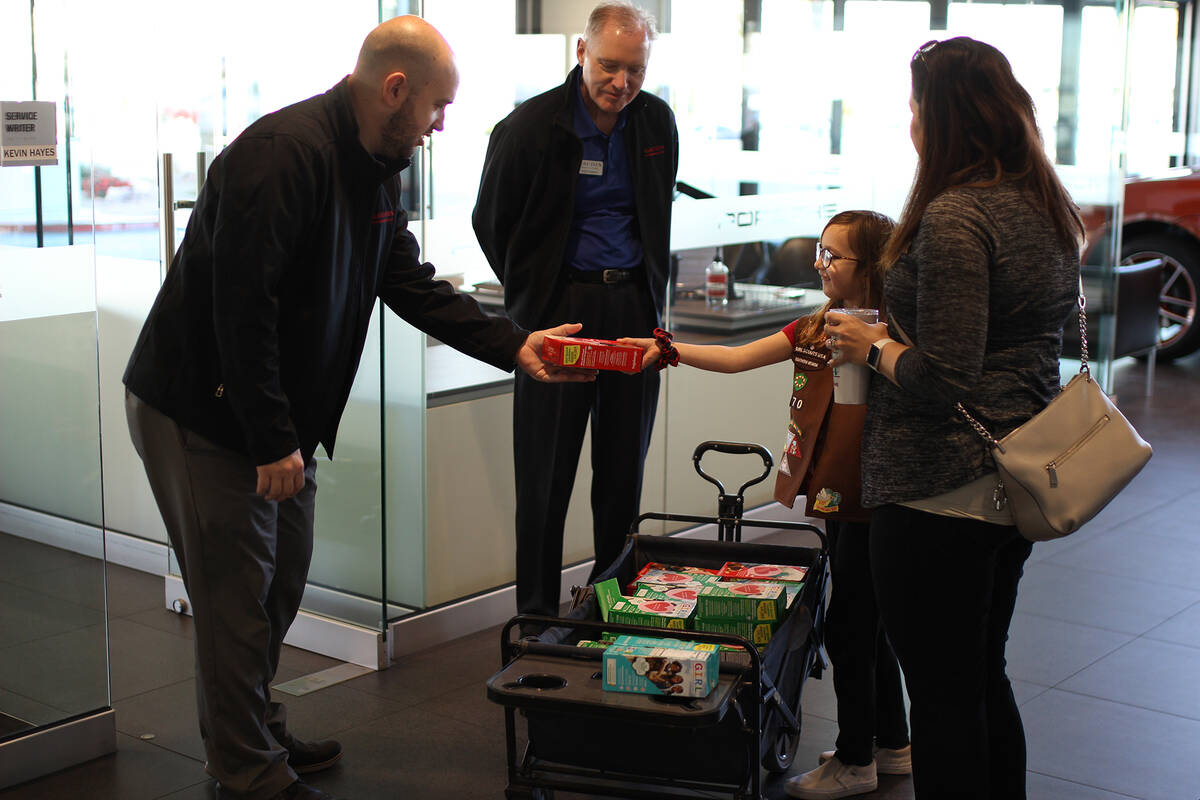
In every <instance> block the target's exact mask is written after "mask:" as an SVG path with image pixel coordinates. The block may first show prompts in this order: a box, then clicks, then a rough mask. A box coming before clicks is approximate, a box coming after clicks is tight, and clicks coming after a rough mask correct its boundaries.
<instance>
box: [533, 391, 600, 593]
mask: <svg viewBox="0 0 1200 800" xmlns="http://www.w3.org/2000/svg"><path fill="white" fill-rule="evenodd" d="M594 391H595V388H594V384H544V383H538V382H537V381H535V380H534V379H533V378H531V377H529V376H528V375H526V374H524V373H523V372H520V371H518V373H517V376H516V380H515V382H514V386H513V464H514V467H515V470H516V472H515V475H514V477H515V482H516V492H517V496H516V506H517V512H516V534H517V613H520V614H544V615H551V616H557V614H558V610H559V594H560V583H561V576H562V562H563V557H562V552H563V526H564V524H565V522H566V518H567V507H568V504H569V503H570V500H571V490H572V488H573V487H574V485H575V471H576V468H577V467H578V464H579V452H580V450H581V449H582V448H583V436H584V432H585V431H586V430H587V421H588V415H589V413H590V411H591V407H592V395H593V393H594Z"/></svg>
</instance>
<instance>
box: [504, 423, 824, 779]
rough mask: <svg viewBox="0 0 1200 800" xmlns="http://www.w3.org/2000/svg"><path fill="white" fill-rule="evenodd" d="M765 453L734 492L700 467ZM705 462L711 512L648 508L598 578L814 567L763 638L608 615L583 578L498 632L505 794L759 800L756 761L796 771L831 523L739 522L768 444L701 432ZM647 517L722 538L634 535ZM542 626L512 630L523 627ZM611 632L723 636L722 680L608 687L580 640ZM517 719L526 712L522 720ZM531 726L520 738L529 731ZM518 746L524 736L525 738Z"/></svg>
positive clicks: (598, 657)
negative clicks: (777, 537) (722, 457)
mask: <svg viewBox="0 0 1200 800" xmlns="http://www.w3.org/2000/svg"><path fill="white" fill-rule="evenodd" d="M710 451H718V452H723V453H735V454H738V453H746V454H757V455H759V456H760V457H761V458H762V460H763V466H764V470H763V474H762V475H761V476H759V477H757V478H755V479H752V480H750V481H748V482H747V483H745V484H744V485H743V486H742V487H741V488H740V489H739V490H738V493H737V495H736V496H730V495H727V494H726V493H725V489H724V487H723V486H722V485H721V483H720V481H718V480H716V479H715V478H713V477H712V476H710V475H708V474H707V473H705V472H704V470H703V469H702V467H701V465H700V460H701V458H702V457H703V455H704V454H705V453H706V452H710ZM693 462H694V464H695V467H696V471H697V472H698V473H700V475H701V476H702V477H704V478H705V479H706V480H709V481H710V482H712V483H714V484H716V486H717V487H718V489H719V491H720V503H719V511H718V515H717V516H716V517H708V516H691V515H679V514H660V513H647V514H643V515H641V516H640V517H639V518H638V520H637V522H635V523H634V525H633V530H632V532H631V533H630V535H629V538H628V540H627V541H626V544H625V548H624V549H623V551H622V553H621V555H620V556H619V557H618V558H617V560H616V562H615V563H613V564H612V565H611V566H609V567H608V569H606V570H605V571H604V573H602V574H601V575H600V576H599V577H598V579H597V582H599V581H603V580H605V579H608V578H616V579H617V581H618V582H619V583H620V585H622V586H625V585H627V584H628V583H630V582H631V581H633V580H634V578H635V577H636V576H637V575H638V573H639V571H640V570H641V569H642V568H643V567H644V566H645V565H647V564H649V563H651V562H657V563H660V564H676V565H682V564H686V565H689V566H694V567H704V568H709V569H720V568H721V567H722V566H724V565H725V564H726V563H728V562H734V561H736V562H741V563H745V564H776V565H790V566H797V567H805V568H806V569H807V574H806V575H805V580H804V584H803V586H802V587H801V589H800V592H799V594H798V595H797V596H796V598H795V599H794V600H793V601H792V603H791V607H790V610H789V612H788V614H787V616H786V618H785V619H784V621H783V623H782V624H781V625H780V626H779V628H778V629H777V630H776V631H775V633H774V635H773V636H772V637H771V640H770V642H769V644H767V645H766V647H765V648H762V649H760V648H757V647H756V646H755V645H754V644H753V643H752V642H751V641H749V640H748V639H746V638H744V637H742V636H738V635H734V634H727V633H707V632H702V631H694V630H686V631H680V630H664V629H662V628H653V627H645V626H640V625H623V624H617V623H613V622H605V621H603V620H602V619H601V615H600V610H599V603H598V600H597V598H596V596H595V592H594V589H593V587H585V588H582V589H577V590H576V592H575V602H574V604H573V607H572V609H571V611H570V613H568V614H567V615H566V616H565V617H534V616H517V617H513V618H512V619H511V620H510V621H509V622H508V624H507V625H505V627H504V629H503V631H502V632H501V641H500V647H501V664H502V667H501V669H500V671H499V672H497V673H496V674H495V675H493V676H492V677H491V678H490V679H489V680H488V683H487V695H488V698H489V699H490V700H492V701H493V702H496V703H499V704H500V705H502V706H503V707H504V713H505V736H506V756H507V760H508V785H507V786H506V788H505V797H507V798H531V799H538V800H550V799H551V798H553V796H554V792H555V791H556V790H561V791H570V792H579V793H585V794H594V795H607V796H615V797H633V798H662V797H704V798H712V797H730V798H734V800H761V798H762V796H763V795H762V785H761V784H762V775H761V770H760V765H761V766H762V767H763V768H765V769H766V770H767V771H768V772H771V773H781V772H785V771H787V769H788V768H789V767H790V766H791V764H792V758H793V755H794V753H795V750H796V745H797V743H798V740H799V738H800V720H801V713H800V694H801V689H802V687H803V684H804V681H805V679H806V678H807V677H808V676H810V675H813V676H819V675H820V673H821V671H822V669H823V668H824V662H823V660H822V658H821V654H820V650H821V643H822V628H823V619H824V598H825V589H826V583H827V580H828V560H829V557H828V552H827V547H826V543H825V536H824V533H823V532H822V531H821V530H820V529H819V528H817V527H815V526H813V525H809V524H807V523H800V522H790V521H789V522H782V521H768V520H757V519H743V518H742V515H741V510H742V504H743V496H744V492H745V490H746V489H747V488H748V487H749V486H752V485H754V484H755V483H758V482H760V481H762V480H763V479H765V478H766V477H767V476H768V475H769V474H770V472H771V467H772V459H771V454H770V453H769V452H768V451H767V450H766V449H765V448H763V447H761V446H759V445H753V444H742V443H735V442H704V443H702V444H700V445H699V446H698V447H697V448H696V451H695V453H694V454H693ZM652 520H664V521H669V522H686V523H693V524H696V525H703V524H711V525H715V526H716V528H717V531H718V538H717V540H716V541H712V540H698V539H693V538H686V537H678V536H659V535H648V534H643V533H640V532H639V528H640V527H642V526H643V523H646V522H647V521H652ZM744 528H767V529H773V530H790V531H803V532H808V533H812V534H815V535H816V537H817V538H818V539H819V541H820V546H816V547H805V546H789V545H782V544H764V543H757V542H742V541H741V533H742V530H743V529H744ZM533 625H540V626H544V629H543V632H542V633H541V634H540V635H538V636H526V637H524V638H520V639H516V638H515V636H516V632H517V629H518V626H523V627H525V628H526V629H528V628H529V627H530V626H533ZM602 633H612V634H618V635H619V634H634V635H638V636H648V637H658V638H662V637H674V638H679V639H686V640H689V641H694V642H706V643H711V644H720V645H726V646H727V648H725V650H724V651H723V652H722V654H721V659H720V673H719V676H718V680H717V685H716V688H715V689H714V690H713V691H712V692H711V693H709V694H708V695H707V696H706V697H702V698H673V697H664V696H660V695H645V694H626V693H619V692H611V691H605V690H604V689H603V688H602V675H601V665H602V660H603V650H602V649H599V648H594V647H583V646H578V644H577V643H578V642H580V641H581V640H595V639H599V638H600V637H601V634H602ZM518 717H520V718H522V719H523V720H524V722H525V725H524V726H523V731H522V730H519V729H518V724H517V721H518ZM522 733H524V736H522V735H521V734H522ZM522 745H523V746H522Z"/></svg>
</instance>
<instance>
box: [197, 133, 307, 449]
mask: <svg viewBox="0 0 1200 800" xmlns="http://www.w3.org/2000/svg"><path fill="white" fill-rule="evenodd" d="M307 150H308V149H307V148H306V147H305V146H304V145H302V144H300V143H299V142H297V141H296V140H295V139H292V138H291V137H287V136H263V137H250V138H247V139H244V140H242V141H240V142H239V143H238V146H236V147H231V148H229V149H228V150H227V151H226V152H225V154H224V158H223V159H222V160H221V170H220V173H219V176H218V180H219V181H220V184H219V186H220V189H219V190H220V193H221V195H220V199H219V201H218V204H217V209H216V212H215V220H214V222H213V236H212V242H213V245H212V282H213V285H212V298H213V312H212V313H213V328H214V331H215V334H216V340H217V350H218V354H219V358H220V368H221V375H222V378H223V381H224V386H225V396H226V397H227V399H228V402H229V404H230V407H231V409H232V410H233V413H234V416H235V417H236V418H237V420H238V422H239V423H240V425H241V427H242V430H243V433H244V435H245V439H246V443H247V449H248V450H249V453H250V455H251V457H252V458H253V459H254V462H255V463H256V464H269V463H271V462H274V461H277V460H279V459H280V458H283V457H284V456H286V455H288V454H289V453H291V452H292V451H294V450H296V449H298V448H299V447H300V440H299V437H298V435H297V432H296V429H295V426H294V425H293V423H292V420H291V417H290V405H289V401H288V398H287V396H286V394H285V393H284V390H283V386H282V382H281V380H280V342H279V312H280V292H279V289H280V283H281V281H282V280H283V277H284V273H285V271H286V269H287V268H288V265H289V264H291V263H292V262H293V250H294V248H295V247H297V246H298V243H299V242H301V241H303V239H304V236H303V235H302V233H303V231H305V230H306V228H307V227H308V226H309V225H310V223H311V219H312V217H313V213H314V207H315V201H314V197H313V189H312V187H311V183H312V181H311V180H310V179H308V175H309V170H310V168H311V164H312V154H311V153H310V152H308V151H307Z"/></svg>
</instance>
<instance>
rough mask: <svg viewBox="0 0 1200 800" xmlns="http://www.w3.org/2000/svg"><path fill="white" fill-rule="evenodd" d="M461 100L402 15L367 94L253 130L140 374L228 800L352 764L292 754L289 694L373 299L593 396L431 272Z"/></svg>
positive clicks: (364, 67) (202, 714)
mask: <svg viewBox="0 0 1200 800" xmlns="http://www.w3.org/2000/svg"><path fill="white" fill-rule="evenodd" d="M457 88H458V72H457V69H456V68H455V65H454V58H453V54H452V53H451V51H450V48H449V46H448V45H447V44H446V42H445V40H444V39H442V37H441V35H440V34H438V32H437V31H436V30H435V29H434V28H433V27H432V26H430V25H429V24H428V23H426V22H424V21H423V20H421V19H419V18H417V17H398V18H396V19H392V20H389V21H388V22H385V23H383V24H382V25H380V26H379V27H378V28H376V29H375V30H374V31H372V32H371V33H370V34H369V35H368V36H367V38H366V40H365V41H364V42H363V46H362V50H361V51H360V53H359V58H358V63H357V64H356V66H355V69H354V73H353V74H351V75H349V76H348V77H347V78H345V79H344V80H342V81H341V82H340V83H338V84H337V85H336V86H335V87H333V88H332V89H331V90H329V91H328V92H326V93H325V94H323V95H318V96H316V97H313V98H310V99H308V100H305V101H303V102H300V103H297V104H296V105H293V106H289V107H288V108H285V109H282V110H281V111H277V112H275V113H274V114H269V115H267V116H266V117H263V118H262V119H261V120H259V121H257V122H255V123H254V124H253V125H251V126H250V127H249V128H247V129H246V131H245V132H244V133H242V134H241V136H239V137H238V138H237V139H236V140H235V141H234V142H233V143H232V144H230V145H229V147H228V148H226V149H225V151H224V152H222V153H221V154H220V155H218V156H217V158H216V159H214V161H213V165H212V168H211V169H210V170H209V174H208V180H207V182H206V183H205V185H204V188H203V191H202V192H201V194H200V197H199V198H198V200H197V202H196V208H195V211H194V212H193V214H192V218H191V220H190V221H189V223H188V229H187V233H186V235H185V236H184V240H183V243H182V245H181V247H180V249H179V252H178V254H177V255H176V256H175V258H174V260H173V262H172V265H171V269H170V270H169V271H168V273H167V277H166V280H165V281H164V283H163V286H162V289H161V290H160V292H159V295H158V298H157V299H156V300H155V302H154V306H153V307H152V308H151V310H150V315H149V317H148V318H147V320H146V323H145V326H144V327H143V329H142V332H141V334H140V336H139V337H138V341H137V344H136V346H135V348H134V351H133V355H132V357H131V358H130V360H129V366H128V367H127V368H126V371H125V378H124V380H125V385H126V388H127V392H126V413H127V417H128V420H129V428H130V433H131V435H132V437H133V441H134V446H135V447H136V449H137V451H138V454H139V455H140V456H141V458H142V460H143V462H144V464H145V467H146V474H147V476H148V477H149V479H150V484H151V488H152V490H153V492H154V496H155V500H156V502H157V504H158V506H159V510H160V511H161V513H162V516H163V521H164V522H165V523H166V528H167V533H168V537H169V538H170V541H171V544H172V546H173V547H174V549H175V553H176V556H177V557H178V560H179V565H180V569H181V572H182V575H183V581H184V585H185V586H186V588H187V591H188V596H189V598H190V600H191V604H192V612H193V615H194V621H195V637H196V673H197V674H196V694H197V705H198V709H199V721H200V729H201V735H202V737H203V739H204V745H205V752H206V754H207V759H208V761H207V764H206V768H207V770H208V771H209V773H210V774H212V775H213V776H214V777H216V778H217V780H218V783H219V790H218V791H219V796H220V797H222V798H246V800H266V799H267V798H281V799H282V798H290V799H291V800H322V799H326V800H328V798H329V795H327V794H326V793H324V792H321V791H320V790H318V789H316V788H314V787H311V786H308V785H307V784H304V783H303V782H301V781H300V780H298V778H297V775H298V774H305V773H309V772H315V771H317V770H320V769H324V768H325V767H328V766H330V765H332V764H333V763H334V762H335V761H337V760H338V759H339V758H340V757H341V746H340V745H339V744H338V743H337V742H334V741H325V742H303V741H299V740H297V739H295V738H293V737H292V735H291V734H290V733H289V732H288V730H287V727H286V715H285V710H284V708H283V706H282V705H281V704H278V703H273V702H271V692H270V683H271V680H272V679H273V677H274V675H275V670H276V668H277V666H278V663H279V652H280V646H281V644H282V641H283V637H284V635H285V633H286V632H287V629H288V627H289V626H290V625H291V623H292V621H293V619H294V618H295V616H296V613H297V611H298V609H299V606H300V599H301V596H302V594H303V591H304V586H305V582H306V578H307V575H308V567H309V561H310V559H311V556H312V544H313V512H314V502H315V496H316V482H315V473H316V461H315V459H314V457H313V454H314V451H315V450H316V448H317V445H318V444H323V445H324V446H325V449H326V452H328V454H329V455H330V457H331V458H332V456H333V445H334V437H335V434H336V432H337V427H338V420H339V419H340V417H341V414H342V410H343V409H344V407H345V404H346V401H347V399H348V397H349V395H350V388H351V384H352V382H353V380H354V375H355V372H356V371H357V367H358V362H359V358H360V356H361V354H362V350H363V346H364V343H365V341H366V336H367V326H368V323H369V321H370V317H371V313H372V309H373V308H374V306H375V301H376V298H380V299H382V300H383V301H384V302H385V303H387V305H388V306H390V307H391V308H392V309H393V310H394V311H395V312H396V313H397V314H398V315H400V316H401V317H402V318H404V319H405V320H407V321H408V322H410V323H412V324H413V325H415V326H416V327H418V328H420V329H421V330H424V331H425V332H427V333H429V334H431V335H433V336H435V337H437V338H438V339H439V340H441V341H443V342H446V343H447V344H450V345H452V346H454V347H456V348H457V349H459V350H461V351H463V352H464V353H467V354H468V355H471V356H474V357H476V358H479V359H481V360H483V361H486V362H488V363H489V364H492V365H493V366H496V367H500V368H502V369H513V368H514V367H515V366H519V367H520V368H521V370H522V371H523V374H527V375H528V376H529V377H530V380H537V381H561V380H567V381H584V382H586V381H589V380H592V379H593V377H594V376H593V375H591V374H588V373H583V372H577V371H569V370H558V369H556V368H554V367H549V366H547V365H545V364H543V363H542V361H541V357H540V353H541V342H542V337H543V336H544V335H545V333H546V332H545V331H541V332H537V333H533V334H530V333H528V332H527V331H525V330H523V329H522V328H520V327H518V326H517V325H515V324H514V323H513V322H512V321H510V320H509V319H507V318H505V317H501V316H490V315H488V314H485V313H484V312H482V311H481V310H480V308H479V306H478V304H476V303H475V301H474V300H472V299H470V298H467V297H464V296H463V295H459V294H457V293H456V292H455V291H454V290H453V289H452V287H451V286H450V285H449V284H447V283H446V282H445V281H440V280H437V279H435V277H434V269H433V267H432V265H430V264H427V263H421V261H420V259H419V248H418V245H417V242H416V239H415V238H414V237H413V235H412V233H411V232H409V230H408V227H407V216H406V214H405V211H404V209H403V208H402V207H401V204H400V196H401V194H400V179H399V172H400V171H401V170H403V169H404V168H405V167H407V166H408V164H409V159H410V157H411V156H412V153H413V150H414V148H415V147H416V146H417V145H419V144H421V143H422V142H423V140H424V137H425V136H429V135H431V134H432V133H433V131H435V130H441V129H442V124H443V120H444V114H445V109H446V106H447V105H449V104H450V103H451V102H453V100H454V96H455V93H456V91H457ZM578 329H579V326H578V325H563V326H560V327H559V328H558V329H556V331H554V332H558V333H572V332H575V331H577V330H578Z"/></svg>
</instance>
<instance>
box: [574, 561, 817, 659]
mask: <svg viewBox="0 0 1200 800" xmlns="http://www.w3.org/2000/svg"><path fill="white" fill-rule="evenodd" d="M805 572H806V570H805V568H804V567H793V566H785V565H775V564H738V563H732V562H731V563H727V564H725V566H724V567H722V568H721V569H720V570H709V569H703V568H700V567H675V566H668V565H664V564H656V563H650V564H647V565H646V566H645V567H644V568H643V569H642V571H641V572H640V573H639V574H638V576H637V578H635V579H634V581H633V583H632V584H631V585H630V586H629V587H628V591H629V592H630V595H626V596H621V595H617V594H616V586H615V582H613V583H614V585H610V586H607V587H604V586H603V585H602V584H598V585H597V587H596V593H597V597H598V599H599V600H600V607H601V612H602V613H603V612H604V611H605V609H606V608H607V616H606V617H605V619H606V620H607V621H609V622H620V623H627V624H632V625H645V626H649V627H656V628H667V629H693V630H698V631H709V632H713V633H732V634H736V635H739V636H744V637H745V638H747V639H749V640H750V641H751V642H753V643H754V644H756V645H758V646H760V647H761V646H763V645H766V644H767V643H768V642H769V641H770V640H771V636H772V635H773V634H774V633H775V631H776V630H777V629H778V628H779V626H780V624H782V622H783V618H784V615H785V614H786V613H787V609H788V607H790V605H791V602H792V601H793V600H794V599H795V597H796V596H797V595H798V594H799V592H800V588H801V587H802V586H803V582H804V576H805Z"/></svg>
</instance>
